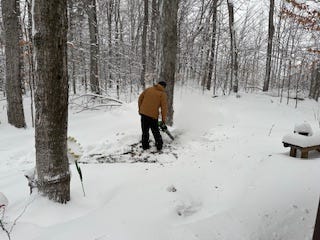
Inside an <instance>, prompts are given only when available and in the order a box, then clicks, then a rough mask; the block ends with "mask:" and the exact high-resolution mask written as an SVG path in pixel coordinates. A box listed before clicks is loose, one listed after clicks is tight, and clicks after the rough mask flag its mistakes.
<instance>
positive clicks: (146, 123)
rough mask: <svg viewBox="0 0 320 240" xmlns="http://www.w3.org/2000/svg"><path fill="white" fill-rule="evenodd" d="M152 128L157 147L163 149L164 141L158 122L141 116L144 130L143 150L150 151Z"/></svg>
mask: <svg viewBox="0 0 320 240" xmlns="http://www.w3.org/2000/svg"><path fill="white" fill-rule="evenodd" d="M150 128H151V131H152V134H153V137H154V140H155V142H156V147H157V149H158V150H161V149H162V145H163V141H162V137H161V134H160V131H159V126H158V120H157V119H153V118H151V117H148V116H145V115H142V114H141V129H142V148H143V149H148V148H149V147H150V146H149V129H150Z"/></svg>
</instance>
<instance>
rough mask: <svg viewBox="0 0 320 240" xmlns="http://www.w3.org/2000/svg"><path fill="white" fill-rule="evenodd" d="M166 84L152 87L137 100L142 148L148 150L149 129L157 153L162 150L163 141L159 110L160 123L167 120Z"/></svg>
mask: <svg viewBox="0 0 320 240" xmlns="http://www.w3.org/2000/svg"><path fill="white" fill-rule="evenodd" d="M166 86H167V84H166V82H164V81H160V82H159V83H158V84H156V85H154V86H153V87H149V88H147V89H146V90H144V91H143V92H142V93H141V94H140V96H139V100H138V105H139V114H140V115H141V128H142V148H143V149H144V150H145V149H148V148H150V146H149V129H150V128H151V131H152V134H153V137H154V140H155V142H156V147H157V149H158V151H160V150H161V149H162V145H163V141H162V137H161V134H160V131H159V126H158V117H159V110H160V109H161V119H162V123H163V124H165V123H166V118H167V111H168V107H167V94H166V93H165V88H166Z"/></svg>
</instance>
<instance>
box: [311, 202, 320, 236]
mask: <svg viewBox="0 0 320 240" xmlns="http://www.w3.org/2000/svg"><path fill="white" fill-rule="evenodd" d="M319 239H320V201H319V205H318V212H317V217H316V222H315V226H314V231H313V238H312V240H319Z"/></svg>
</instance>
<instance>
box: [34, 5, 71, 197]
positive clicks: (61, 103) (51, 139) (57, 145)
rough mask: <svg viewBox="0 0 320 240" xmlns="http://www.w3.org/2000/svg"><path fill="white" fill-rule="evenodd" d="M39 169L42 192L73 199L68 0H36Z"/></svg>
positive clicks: (37, 150)
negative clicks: (69, 120) (69, 127)
mask: <svg viewBox="0 0 320 240" xmlns="http://www.w3.org/2000/svg"><path fill="white" fill-rule="evenodd" d="M34 26H35V29H34V35H33V42H34V47H35V59H36V69H35V71H36V72H35V73H36V74H35V76H36V92H35V103H36V120H35V123H36V124H35V144H36V169H37V175H38V189H39V192H40V193H42V194H43V195H44V196H47V197H48V198H49V199H51V200H53V201H56V202H60V203H66V202H67V201H69V200H70V173H69V163H68V157H67V126H68V77H67V76H68V72H67V28H68V21H67V0H55V1H44V0H34Z"/></svg>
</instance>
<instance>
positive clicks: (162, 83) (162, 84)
mask: <svg viewBox="0 0 320 240" xmlns="http://www.w3.org/2000/svg"><path fill="white" fill-rule="evenodd" d="M158 84H160V85H161V86H162V87H164V88H166V86H167V83H166V82H165V81H160V82H158Z"/></svg>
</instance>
